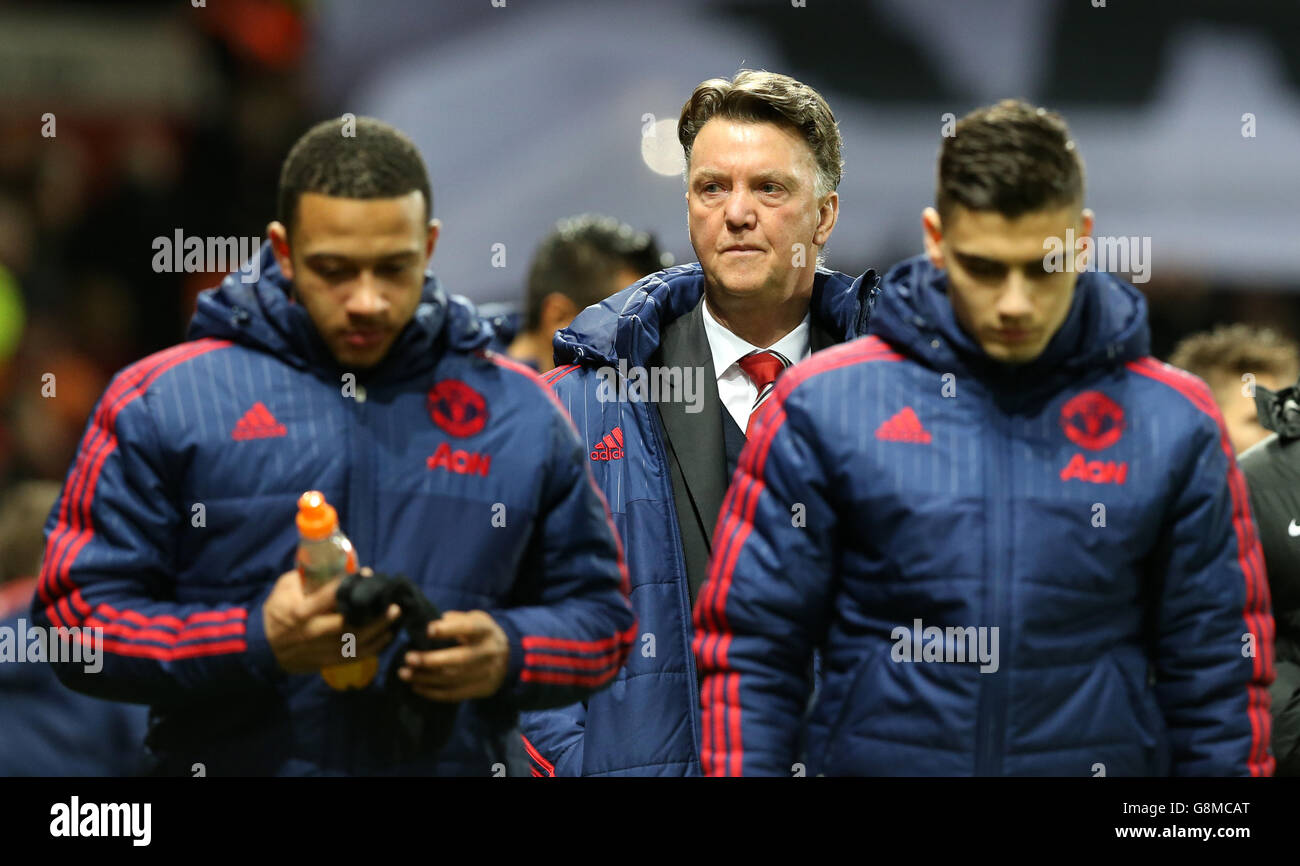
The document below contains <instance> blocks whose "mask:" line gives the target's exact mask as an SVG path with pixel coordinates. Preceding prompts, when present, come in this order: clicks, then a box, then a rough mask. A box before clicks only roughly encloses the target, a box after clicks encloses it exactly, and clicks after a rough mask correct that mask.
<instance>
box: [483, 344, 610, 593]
mask: <svg viewBox="0 0 1300 866" xmlns="http://www.w3.org/2000/svg"><path fill="white" fill-rule="evenodd" d="M488 357H489V358H490V359H491V360H492V362H493V363H494V364H496V365H497V366H499V367H503V368H505V369H507V370H513V371H514V372H516V373H518V374H519V375H521V376H523V377H525V378H526V379H527V380H528V381H530V382H532V383H533V384H534V385H536V386H537V387H538V388H540V389H541V391H542V393H543V394H545V395H546V397H547V399H549V400H550V401H551V405H552V406H554V407H555V408H557V409H559V410H560V417H562V418H563V419H564V420H565V422H566V423H567V424H568V425H569V429H570V430H572V431H573V435H574V436H578V438H579V439H582V441H583V442H586V441H587V440H586V439H584V438H583V437H582V436H580V435H579V434H578V428H577V427H576V426H575V425H574V423H573V419H572V418H570V417H569V412H568V410H566V409H565V408H564V404H562V403H561V402H560V399H559V398H558V397H556V396H555V392H554V391H552V390H551V389H550V388H549V387H546V386H545V385H543V383H542V381H541V380H540V379H539V378H538V377H537V376H536V375H535V374H534V373H533V371H532V370H530V369H529V368H527V367H525V366H524V365H523V364H516V363H515V362H514V361H511V360H509V359H506V358H502V357H501V356H500V355H498V354H496V353H495V352H489V353H488ZM557 369H560V368H557ZM576 369H578V365H577V364H572V365H570V369H568V370H567V371H566V372H565V373H563V374H562V375H561V376H560V377H557V378H556V379H554V380H552V382H556V381H559V379H560V378H563V376H567V375H568V374H569V373H572V372H573V371H574V370H576ZM552 372H554V371H552ZM585 471H586V473H587V483H588V484H590V485H591V489H592V490H594V491H596V496H597V497H598V498H599V499H600V504H601V507H602V508H604V510H605V525H606V526H608V527H609V531H610V533H611V534H612V535H613V536H614V548H615V551H616V552H617V556H618V572H619V578H620V584H621V587H622V590H623V597H624V598H627V597H628V596H629V595H631V593H632V582H631V580H630V578H629V577H628V574H627V557H626V556H625V555H624V553H623V539H622V538H620V537H619V534H618V529H617V527H615V526H614V515H613V512H612V511H610V509H609V500H607V499H606V498H605V494H604V492H603V491H601V489H600V488H599V487H598V486H596V479H595V478H594V477H593V476H592V474H591V469H590V467H586V468H585Z"/></svg>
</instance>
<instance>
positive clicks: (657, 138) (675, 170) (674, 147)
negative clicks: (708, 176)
mask: <svg viewBox="0 0 1300 866" xmlns="http://www.w3.org/2000/svg"><path fill="white" fill-rule="evenodd" d="M641 159H643V160H644V161H645V164H646V165H647V166H649V167H650V170H651V171H653V172H655V173H656V174H663V175H668V176H669V177H671V176H674V175H678V176H680V175H681V173H682V172H683V171H684V170H685V169H686V158H685V157H684V156H683V155H682V144H681V142H679V141H678V140H677V121H675V120H661V121H659V122H658V123H656V124H655V125H654V126H652V127H650V130H649V131H648V132H645V133H643V134H642V136H641Z"/></svg>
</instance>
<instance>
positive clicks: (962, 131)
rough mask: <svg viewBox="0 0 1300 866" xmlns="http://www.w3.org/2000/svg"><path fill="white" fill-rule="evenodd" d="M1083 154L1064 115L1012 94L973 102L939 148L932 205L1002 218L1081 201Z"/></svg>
mask: <svg viewBox="0 0 1300 866" xmlns="http://www.w3.org/2000/svg"><path fill="white" fill-rule="evenodd" d="M1083 181H1084V174H1083V160H1081V159H1080V158H1079V153H1078V149H1077V148H1076V147H1075V144H1074V140H1073V139H1072V138H1071V137H1070V129H1069V127H1068V126H1066V124H1065V120H1064V119H1063V118H1062V117H1061V116H1060V115H1059V114H1056V113H1055V112H1051V111H1048V110H1047V109H1045V108H1035V107H1034V106H1032V105H1030V104H1029V103H1027V102H1022V101H1020V100H1018V99H1004V100H1002V101H1001V102H999V103H998V104H997V105H990V106H986V107H984V108H978V109H976V110H975V111H972V112H971V113H970V114H968V115H966V116H965V117H963V118H962V119H961V120H959V121H957V125H956V128H955V131H954V134H953V135H952V136H951V137H946V138H944V140H943V146H942V147H941V148H940V150H939V182H938V190H937V192H936V193H935V208H936V209H937V210H938V211H939V219H940V220H941V221H943V220H947V219H948V215H949V214H951V213H952V208H953V206H954V205H961V206H962V207H964V208H967V209H968V210H974V211H994V212H996V213H999V214H1001V215H1002V216H1004V217H1006V218H1007V219H1015V218H1017V217H1020V216H1023V215H1024V214H1027V213H1032V212H1034V211H1040V210H1050V209H1054V208H1059V207H1066V206H1068V205H1073V204H1078V205H1082V204H1083Z"/></svg>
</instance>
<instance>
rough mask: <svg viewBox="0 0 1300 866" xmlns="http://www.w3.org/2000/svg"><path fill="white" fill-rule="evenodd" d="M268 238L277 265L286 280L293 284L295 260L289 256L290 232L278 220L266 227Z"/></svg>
mask: <svg viewBox="0 0 1300 866" xmlns="http://www.w3.org/2000/svg"><path fill="white" fill-rule="evenodd" d="M266 236H267V238H268V239H270V241H271V252H272V253H274V254H275V263H276V264H278V265H279V266H280V273H282V274H284V278H285V279H286V280H288V281H290V282H293V259H292V258H291V257H290V256H289V230H288V229H286V228H285V227H284V223H282V222H279V221H278V220H276V221H273V222H270V223H268V224H267V226H266Z"/></svg>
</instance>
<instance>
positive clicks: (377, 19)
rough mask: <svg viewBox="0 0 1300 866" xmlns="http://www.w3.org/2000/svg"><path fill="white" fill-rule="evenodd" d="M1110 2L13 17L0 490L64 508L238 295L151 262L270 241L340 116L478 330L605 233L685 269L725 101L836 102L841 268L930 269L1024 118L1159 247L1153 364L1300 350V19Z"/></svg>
mask: <svg viewBox="0 0 1300 866" xmlns="http://www.w3.org/2000/svg"><path fill="white" fill-rule="evenodd" d="M196 2H197V0H196ZM1093 2H1094V0H841V2H828V0H808V2H807V6H806V7H803V8H800V7H798V6H795V5H794V4H793V3H791V2H789V0H761V2H760V0H746V2H741V0H731V2H727V0H656V2H646V3H634V2H623V3H604V4H593V3H590V2H579V0H573V2H566V0H549V2H540V0H532V2H527V0H506V5H505V6H504V7H498V6H493V4H492V2H491V0H455V2H451V0H437V2H429V0H382V2H342V0H340V2H327V0H321V2H288V0H208V2H206V3H205V5H204V6H202V7H200V8H195V7H194V5H193V3H192V2H191V0H167V2H133V3H125V2H120V3H115V2H105V0H98V2H93V3H66V2H49V0H46V2H39V3H38V2H11V3H6V4H3V5H0V484H2V485H3V486H6V487H7V486H8V485H10V484H12V483H13V482H15V481H18V480H22V479H30V478H36V479H55V480H58V479H61V478H62V477H63V475H64V473H65V472H66V470H67V468H68V463H69V461H70V460H71V458H72V455H73V453H74V451H75V447H76V442H77V439H78V437H79V436H80V434H81V431H82V429H83V426H84V424H85V420H86V417H87V415H88V414H89V411H90V409H91V407H92V405H93V403H94V401H95V400H96V399H97V397H98V396H99V393H100V392H101V390H102V388H103V386H104V385H105V384H106V382H107V378H108V377H109V376H110V375H111V374H112V372H113V371H115V370H116V369H118V368H119V367H120V366H122V365H123V364H125V363H128V362H130V361H132V360H135V359H137V358H139V357H141V356H142V355H144V354H146V353H148V352H151V351H154V350H157V349H159V348H162V347H164V346H167V345H170V344H172V343H175V342H177V341H178V340H180V339H182V337H183V335H184V330H185V325H186V322H187V321H188V318H189V315H190V312H191V311H192V309H193V303H194V297H195V295H196V293H197V292H198V291H199V290H201V289H203V288H207V287H210V286H212V285H214V284H215V283H216V282H217V281H218V280H219V278H220V276H221V275H220V274H217V273H191V274H172V273H156V272H155V271H154V269H153V267H152V262H153V258H154V247H153V239H154V238H156V237H160V236H165V237H171V236H172V235H173V233H174V232H175V231H176V230H178V229H180V230H182V231H183V232H184V234H186V235H198V236H221V237H226V236H255V237H259V238H260V237H262V236H264V234H265V232H264V229H265V226H266V223H267V221H268V220H269V219H271V218H272V217H273V209H274V201H275V186H276V180H277V176H278V169H279V164H280V161H281V160H282V159H283V157H284V155H285V153H286V151H287V149H288V147H289V145H290V144H291V143H292V142H293V140H294V139H295V138H296V137H297V136H298V135H299V134H300V133H301V132H302V131H304V130H305V128H306V127H307V126H308V125H309V124H310V123H312V122H314V121H316V120H319V119H322V118H324V117H327V116H331V115H338V114H341V113H343V112H352V113H354V114H357V115H362V114H370V115H374V116H377V117H380V118H382V119H384V120H387V121H389V122H392V123H394V124H396V125H397V126H399V127H401V128H403V129H404V130H406V131H407V132H408V133H409V134H410V135H411V136H412V137H413V138H415V140H416V142H417V143H418V144H419V145H420V147H421V149H422V150H423V152H424V154H425V157H426V160H427V162H428V164H429V169H430V172H431V174H432V177H433V185H434V210H435V214H436V215H437V216H438V217H439V218H441V219H442V220H443V223H444V232H443V235H442V240H441V241H440V243H439V247H438V252H437V254H436V255H435V257H434V262H433V265H434V269H435V270H436V271H437V272H438V273H439V275H440V277H441V278H442V279H443V281H444V283H445V284H446V285H447V286H448V287H449V289H450V290H451V291H454V292H458V293H460V294H464V295H467V296H469V297H471V298H473V299H474V300H476V301H481V302H482V301H518V300H519V299H520V298H521V294H522V291H523V287H524V281H525V278H526V274H527V265H528V259H529V257H530V255H531V253H532V249H533V247H534V246H535V245H536V243H537V242H538V241H539V240H540V239H541V238H542V237H543V235H545V234H546V232H547V231H548V230H550V228H551V227H552V226H553V225H554V223H555V221H556V220H557V219H559V218H561V217H565V216H568V215H570V214H576V213H581V212H584V211H594V212H600V213H607V214H611V215H613V216H615V217H617V218H619V219H621V220H624V221H626V222H628V223H631V224H632V225H634V226H636V227H638V228H642V229H647V230H650V231H653V232H654V233H655V234H656V235H657V237H658V238H659V241H660V243H661V245H662V246H663V247H664V248H665V249H666V250H668V251H670V252H672V253H673V254H674V256H675V257H676V259H677V261H679V262H681V261H693V260H694V259H695V256H694V254H693V253H692V252H691V250H690V247H689V243H688V241H687V236H686V219H685V203H684V201H683V198H682V196H683V185H682V181H681V178H680V174H679V172H680V160H681V157H680V148H679V147H678V145H677V141H676V137H675V133H674V130H673V124H674V121H675V119H676V117H677V114H678V112H679V110H680V108H681V105H682V103H683V101H685V99H686V98H687V96H688V95H689V94H690V91H691V89H692V88H693V87H694V85H695V84H697V83H698V82H699V81H700V80H702V79H704V78H708V77H714V76H730V75H731V74H733V73H734V72H735V71H736V70H737V69H739V68H741V67H752V68H767V69H772V70H776V71H782V72H787V73H789V74H791V75H794V76H795V77H797V78H800V79H803V80H805V81H807V82H808V83H810V84H812V85H813V86H815V87H817V88H818V89H820V90H821V91H822V93H823V94H824V95H825V96H826V97H827V99H828V100H829V101H830V103H831V106H832V108H833V109H834V110H835V112H836V115H837V118H838V119H839V121H840V124H841V128H842V131H843V134H844V137H845V141H846V148H845V160H846V170H845V177H844V182H843V184H842V185H841V187H840V193H841V219H840V224H839V226H838V227H837V229H836V231H835V234H834V237H833V238H832V240H831V244H830V246H829V248H828V250H827V258H828V264H829V265H830V266H831V267H834V268H836V269H839V270H843V271H850V272H860V271H861V270H863V269H865V268H866V267H868V266H874V267H877V268H884V267H887V266H888V265H889V264H890V263H892V262H893V261H896V260H898V259H900V258H903V257H906V256H909V255H912V254H914V253H916V252H919V251H920V227H919V214H920V211H921V209H922V208H923V207H924V206H926V205H927V204H929V203H930V201H931V197H932V184H933V174H934V158H935V154H936V152H937V149H938V144H939V135H940V129H941V126H942V124H943V122H944V115H946V114H952V115H955V116H957V117H960V116H961V115H962V114H964V113H965V112H967V111H969V110H970V109H971V108H974V107H975V106H977V105H980V104H984V103H987V102H991V101H994V100H996V99H999V98H1002V97H1007V96H1018V97H1023V98H1026V99H1029V100H1031V101H1034V102H1037V103H1039V104H1044V105H1047V106H1049V107H1051V108H1055V109H1057V110H1059V111H1061V112H1063V113H1064V114H1065V116H1066V118H1067V119H1068V120H1069V121H1070V123H1071V126H1072V128H1073V129H1074V132H1075V135H1076V139H1077V140H1078V142H1079V147H1080V150H1081V153H1082V155H1083V157H1084V160H1085V162H1086V164H1087V168H1088V183H1089V186H1088V204H1089V205H1090V206H1091V207H1092V208H1093V209H1094V210H1095V211H1096V212H1097V218H1098V221H1097V232H1098V233H1100V234H1103V235H1126V236H1129V235H1131V236H1145V237H1150V238H1151V253H1152V262H1151V273H1150V280H1149V282H1145V283H1143V284H1141V285H1140V288H1142V289H1143V290H1144V291H1145V292H1146V294H1147V296H1148V299H1149V300H1150V303H1151V307H1152V325H1153V329H1154V335H1153V336H1154V346H1155V351H1156V353H1157V355H1159V356H1160V357H1167V355H1168V352H1169V351H1170V350H1171V348H1172V347H1173V345H1174V344H1175V343H1176V342H1177V341H1178V340H1179V339H1180V338H1181V337H1182V336H1184V335H1186V334H1188V333H1190V332H1192V331H1197V330H1202V329H1205V328H1207V327H1209V326H1211V325H1213V324H1215V323H1218V322H1227V321H1242V322H1250V323H1259V324H1269V325H1272V326H1273V327H1274V328H1275V329H1277V330H1279V331H1280V332H1282V333H1283V334H1285V335H1287V336H1292V337H1294V336H1296V334H1297V332H1298V331H1300V317H1298V315H1297V309H1298V306H1297V300H1300V299H1298V298H1297V296H1296V294H1294V291H1295V289H1296V288H1297V287H1300V242H1298V241H1297V238H1296V234H1297V228H1300V220H1297V218H1296V215H1295V212H1296V206H1297V200H1298V199H1300V167H1298V166H1297V155H1300V38H1298V37H1300V6H1297V5H1296V4H1295V3H1293V2H1281V0H1270V2H1264V0H1235V2H1233V3H1224V2H1219V0H1177V2H1175V0H1142V2H1141V3H1136V2H1120V0H1109V2H1108V3H1107V4H1106V6H1105V7H1097V6H1094V5H1093ZM47 115H53V123H54V126H53V130H50V129H49V123H48V117H47ZM1244 115H1250V116H1251V118H1252V119H1251V120H1250V121H1247V120H1243V116H1244ZM1248 123H1253V126H1254V130H1253V133H1254V134H1253V135H1252V136H1243V134H1242V131H1243V127H1246V126H1247V125H1248ZM49 131H53V132H54V134H53V135H48V134H43V132H45V133H48V132H49ZM496 244H504V250H505V253H506V255H505V261H504V266H503V267H502V266H495V267H494V264H495V265H501V264H503V263H502V262H501V261H500V256H495V257H494V250H495V249H496V247H494V245H496ZM494 258H495V259H496V261H494ZM47 373H53V374H54V381H55V382H56V388H57V391H56V396H55V397H54V398H50V397H46V396H42V385H43V383H44V382H45V381H47V380H46V379H43V377H44V376H45V374H47Z"/></svg>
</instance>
